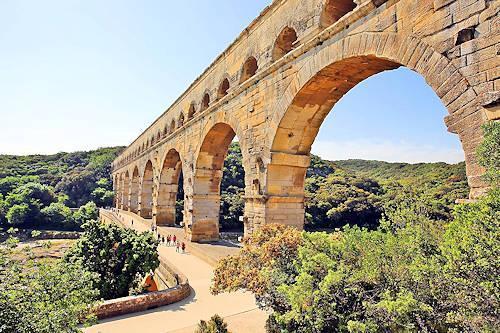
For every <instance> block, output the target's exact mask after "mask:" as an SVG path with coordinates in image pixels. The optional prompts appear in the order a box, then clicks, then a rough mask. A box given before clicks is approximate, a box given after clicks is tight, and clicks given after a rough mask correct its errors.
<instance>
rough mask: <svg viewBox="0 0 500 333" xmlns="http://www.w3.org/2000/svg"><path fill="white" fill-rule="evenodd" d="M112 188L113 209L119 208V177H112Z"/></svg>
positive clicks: (120, 188)
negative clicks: (113, 195)
mask: <svg viewBox="0 0 500 333" xmlns="http://www.w3.org/2000/svg"><path fill="white" fill-rule="evenodd" d="M113 187H114V193H115V198H114V200H115V202H114V203H115V205H114V206H115V208H117V209H118V208H120V205H121V191H122V184H121V175H118V174H117V175H115V176H114V177H113Z"/></svg>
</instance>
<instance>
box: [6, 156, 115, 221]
mask: <svg viewBox="0 0 500 333" xmlns="http://www.w3.org/2000/svg"><path fill="white" fill-rule="evenodd" d="M122 149H123V148H122V147H113V148H102V149H98V150H94V151H89V152H74V153H58V154H55V155H29V156H12V155H0V225H2V224H3V225H5V226H7V227H11V226H15V227H57V228H64V229H79V226H80V225H81V224H82V223H84V222H85V221H87V220H90V219H93V218H96V217H97V207H98V206H100V207H103V206H110V205H112V203H113V184H112V182H111V178H110V172H111V162H112V161H113V160H114V159H115V158H116V156H117V155H118V154H119V152H120V151H121V150H122ZM70 208H79V210H78V211H76V212H72V211H71V210H70Z"/></svg>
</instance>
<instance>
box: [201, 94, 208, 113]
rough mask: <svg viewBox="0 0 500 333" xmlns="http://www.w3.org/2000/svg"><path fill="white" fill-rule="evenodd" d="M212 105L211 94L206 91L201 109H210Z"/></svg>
mask: <svg viewBox="0 0 500 333" xmlns="http://www.w3.org/2000/svg"><path fill="white" fill-rule="evenodd" d="M209 106H210V95H209V94H208V93H206V94H205V95H204V96H203V99H202V100H201V111H204V110H206V109H208V107H209Z"/></svg>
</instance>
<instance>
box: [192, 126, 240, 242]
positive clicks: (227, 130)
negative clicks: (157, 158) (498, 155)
mask: <svg viewBox="0 0 500 333" xmlns="http://www.w3.org/2000/svg"><path fill="white" fill-rule="evenodd" d="M235 137H237V129H236V128H235V127H233V126H231V125H230V124H229V122H218V121H212V122H210V123H209V124H206V126H205V130H204V131H203V139H202V140H201V143H200V145H199V147H198V149H197V154H196V159H195V161H194V164H193V180H192V194H191V196H190V200H189V205H188V206H187V207H186V208H187V211H188V212H189V214H187V216H185V218H186V222H187V223H186V232H187V234H188V236H189V237H190V239H191V240H192V241H210V240H216V239H218V238H219V214H220V203H221V197H220V185H221V181H222V176H223V166H224V159H225V157H226V155H227V152H228V149H229V145H230V144H231V142H232V141H233V139H234V138H235ZM238 139H240V137H238ZM243 151H244V149H243V148H242V154H243ZM244 164H245V163H244Z"/></svg>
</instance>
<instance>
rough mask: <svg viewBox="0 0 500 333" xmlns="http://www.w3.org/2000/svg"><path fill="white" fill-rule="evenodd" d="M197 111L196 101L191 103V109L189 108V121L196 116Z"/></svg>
mask: <svg viewBox="0 0 500 333" xmlns="http://www.w3.org/2000/svg"><path fill="white" fill-rule="evenodd" d="M195 113H196V109H195V107H194V103H191V105H189V110H188V121H189V120H191V119H193V118H194V114H195Z"/></svg>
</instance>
